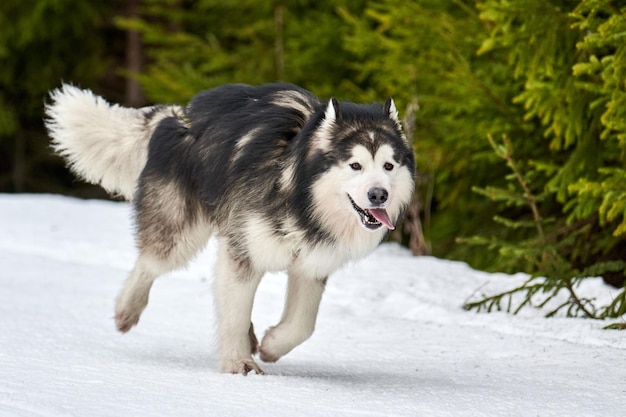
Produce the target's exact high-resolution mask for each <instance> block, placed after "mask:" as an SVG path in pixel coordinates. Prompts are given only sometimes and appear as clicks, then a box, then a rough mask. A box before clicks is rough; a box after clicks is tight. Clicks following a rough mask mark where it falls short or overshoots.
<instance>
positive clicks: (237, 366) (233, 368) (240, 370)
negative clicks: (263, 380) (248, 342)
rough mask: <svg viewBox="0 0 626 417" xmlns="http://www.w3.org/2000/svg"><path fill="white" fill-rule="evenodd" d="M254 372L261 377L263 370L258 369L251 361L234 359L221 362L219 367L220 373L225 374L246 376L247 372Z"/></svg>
mask: <svg viewBox="0 0 626 417" xmlns="http://www.w3.org/2000/svg"><path fill="white" fill-rule="evenodd" d="M252 371H254V372H255V373H256V374H258V375H263V374H264V373H265V372H263V369H261V368H260V367H259V365H257V364H256V362H254V361H253V360H252V359H236V360H228V361H222V364H221V365H220V372H222V373H225V374H242V375H244V376H245V375H248V373H249V372H252Z"/></svg>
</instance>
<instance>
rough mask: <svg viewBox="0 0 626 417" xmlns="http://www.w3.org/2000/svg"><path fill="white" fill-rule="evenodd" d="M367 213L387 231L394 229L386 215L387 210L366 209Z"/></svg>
mask: <svg viewBox="0 0 626 417" xmlns="http://www.w3.org/2000/svg"><path fill="white" fill-rule="evenodd" d="M368 211H369V212H370V214H371V215H372V216H374V217H375V218H376V220H378V221H379V222H381V223H382V224H384V225H385V226H387V229H389V230H394V229H395V227H394V225H393V224H392V223H391V219H390V218H389V216H388V215H387V210H385V209H375V208H371V209H368Z"/></svg>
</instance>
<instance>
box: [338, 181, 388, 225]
mask: <svg viewBox="0 0 626 417" xmlns="http://www.w3.org/2000/svg"><path fill="white" fill-rule="evenodd" d="M383 191H385V197H384V198H385V201H386V199H387V195H386V194H387V191H386V190H383ZM348 198H349V199H350V204H352V208H353V209H354V211H356V212H357V214H358V215H359V217H360V218H361V224H362V225H363V226H364V227H365V228H367V229H369V230H376V229H378V228H380V227H381V226H382V225H385V226H386V227H387V228H388V229H389V230H394V229H395V226H394V225H393V223H392V222H391V219H390V218H389V215H388V214H387V210H385V209H384V208H367V209H364V208H361V207H359V205H358V204H357V203H355V202H354V200H353V199H352V197H351V196H350V194H348ZM371 200H372V198H371V197H370V201H371ZM379 204H380V203H379Z"/></svg>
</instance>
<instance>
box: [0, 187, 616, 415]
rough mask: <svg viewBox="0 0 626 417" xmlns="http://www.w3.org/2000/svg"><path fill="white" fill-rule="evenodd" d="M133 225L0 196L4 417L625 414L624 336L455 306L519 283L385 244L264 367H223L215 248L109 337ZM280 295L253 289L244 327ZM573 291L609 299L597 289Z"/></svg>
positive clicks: (276, 304)
mask: <svg viewBox="0 0 626 417" xmlns="http://www.w3.org/2000/svg"><path fill="white" fill-rule="evenodd" d="M131 230H132V227H131V222H130V211H129V207H128V206H127V205H126V204H122V203H110V202H99V201H81V200H75V199H70V198H65V197H58V196H28V195H26V196H24V195H21V196H20V195H17V196H16V195H0V265H1V266H2V268H1V269H0V416H2V417H4V416H25V417H26V416H28V417H30V416H55V417H57V416H80V417H86V416H138V417H142V416H279V417H280V416H285V417H287V416H290V417H291V416H435V417H436V416H609V417H611V416H615V417H621V416H624V415H626V402H625V398H626V384H625V381H626V332H618V331H607V330H601V327H602V326H603V325H604V324H606V323H600V322H594V321H588V320H581V319H565V318H556V319H544V318H543V317H542V315H541V312H535V311H528V312H526V313H524V314H523V315H521V316H511V315H507V314H503V313H498V314H476V313H471V312H465V311H463V310H462V309H461V308H460V307H461V305H462V304H463V302H464V301H465V300H466V299H467V298H468V297H469V296H470V295H471V294H472V293H474V292H475V291H476V290H477V289H478V288H481V287H482V288H481V291H487V292H488V291H490V290H494V291H495V290H497V289H503V288H508V287H509V286H510V285H512V284H514V283H515V282H519V280H521V279H523V277H522V276H515V277H510V276H505V275H499V274H496V275H494V274H486V273H482V272H478V271H474V270H472V269H470V268H469V267H467V266H466V265H464V264H461V263H456V262H449V261H442V260H438V259H434V258H428V257H425V258H414V257H411V256H410V255H409V254H407V253H406V252H405V251H404V250H403V249H402V248H400V247H398V246H395V245H391V244H386V245H383V246H381V247H380V248H379V249H378V250H377V251H376V252H375V253H374V254H373V255H371V256H370V257H369V258H367V259H366V260H363V261H361V262H358V263H356V264H354V265H350V266H348V267H346V268H344V269H343V270H341V271H339V272H337V273H336V274H335V275H334V276H332V278H331V280H330V281H329V284H328V289H327V292H326V294H325V298H324V300H323V301H322V307H321V311H320V317H319V320H318V325H317V330H316V333H315V334H314V335H313V337H312V338H311V339H310V340H309V341H307V342H305V343H304V344H303V345H302V346H300V347H299V348H297V349H296V350H294V351H293V352H291V353H290V354H289V355H287V356H286V357H284V358H283V359H281V360H280V361H279V362H277V363H276V364H263V368H264V370H265V371H266V373H267V374H266V375H263V376H257V375H254V374H253V375H250V376H248V377H243V376H240V375H222V374H219V373H217V371H216V357H215V354H214V351H213V344H214V340H213V334H214V331H213V330H214V314H213V306H212V298H211V291H210V289H211V270H212V265H213V263H214V262H215V248H214V247H213V245H212V244H211V245H209V248H207V250H206V251H205V252H204V253H203V254H202V255H201V256H200V257H199V258H198V260H197V261H196V262H195V263H194V264H193V265H191V266H190V267H189V268H188V269H186V270H184V271H178V272H176V273H172V274H170V275H169V276H166V277H164V278H161V279H160V280H158V281H157V283H156V284H155V287H154V288H153V291H152V294H151V300H150V305H149V306H148V308H147V310H146V311H145V313H144V315H143V317H142V319H141V322H140V323H139V326H138V327H136V328H135V329H133V330H132V331H131V332H130V333H129V334H126V335H121V334H118V333H116V332H115V330H114V325H113V320H112V306H113V299H114V297H115V295H116V292H117V290H118V289H119V287H120V285H121V283H122V281H123V280H124V279H125V277H126V274H127V272H128V270H129V269H130V268H131V267H132V264H133V261H134V257H135V251H134V248H133V241H132V235H131ZM485 284H487V285H486V286H485V287H483V286H484V285H485ZM284 285H285V278H284V276H282V275H281V274H276V275H272V276H267V277H266V278H265V280H264V281H263V283H262V284H261V287H260V289H259V293H258V295H257V300H256V304H255V310H254V316H253V320H254V323H255V326H256V329H257V333H258V334H262V332H263V329H265V328H266V327H268V326H269V325H272V324H275V322H276V321H277V320H278V318H279V316H280V309H281V305H282V298H283V289H284ZM587 286H588V288H586V289H585V290H586V291H589V292H591V293H593V294H594V295H596V296H598V297H599V298H602V299H610V297H611V292H610V290H609V289H608V288H607V287H605V286H604V285H602V283H601V282H600V280H597V281H595V282H593V283H591V284H587Z"/></svg>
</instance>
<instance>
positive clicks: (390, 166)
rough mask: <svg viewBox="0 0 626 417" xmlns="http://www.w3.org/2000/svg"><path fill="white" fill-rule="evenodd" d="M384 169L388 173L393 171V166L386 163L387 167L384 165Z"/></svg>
mask: <svg viewBox="0 0 626 417" xmlns="http://www.w3.org/2000/svg"><path fill="white" fill-rule="evenodd" d="M383 168H385V169H386V170H387V171H391V170H392V169H393V164H391V163H389V162H385V165H383Z"/></svg>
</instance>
